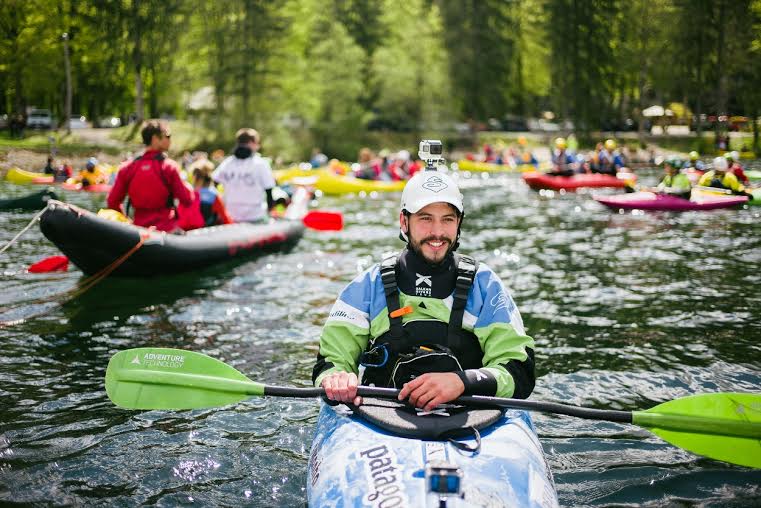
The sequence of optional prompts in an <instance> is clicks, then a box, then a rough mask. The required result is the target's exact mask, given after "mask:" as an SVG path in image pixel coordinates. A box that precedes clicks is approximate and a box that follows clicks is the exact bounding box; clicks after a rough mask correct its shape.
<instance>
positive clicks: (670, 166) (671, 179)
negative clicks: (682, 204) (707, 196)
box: [655, 160, 692, 199]
mask: <svg viewBox="0 0 761 508" xmlns="http://www.w3.org/2000/svg"><path fill="white" fill-rule="evenodd" d="M680 166H681V164H679V163H678V162H677V161H672V160H667V161H665V162H664V163H663V170H664V172H665V175H664V176H663V179H662V180H661V181H660V182H659V183H658V186H657V187H656V188H655V192H657V193H659V194H668V195H670V196H676V197H679V198H683V199H690V194H691V193H692V185H691V184H690V179H689V178H687V175H686V174H684V173H680V172H679V167H680Z"/></svg>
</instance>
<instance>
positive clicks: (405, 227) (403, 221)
mask: <svg viewBox="0 0 761 508" xmlns="http://www.w3.org/2000/svg"><path fill="white" fill-rule="evenodd" d="M407 220H408V219H407V216H406V215H404V212H399V229H401V230H402V232H403V233H405V234H407V232H408V231H409V224H408V223H407Z"/></svg>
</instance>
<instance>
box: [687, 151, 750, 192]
mask: <svg viewBox="0 0 761 508" xmlns="http://www.w3.org/2000/svg"><path fill="white" fill-rule="evenodd" d="M698 185H699V186H701V187H715V188H717V189H729V190H730V191H732V194H738V195H740V196H748V199H753V194H752V193H750V192H747V191H746V190H745V187H744V186H743V184H741V183H740V182H739V181H738V180H737V177H736V176H735V175H734V174H733V173H732V172H731V171H729V164H727V159H726V158H724V157H716V158H715V159H714V160H713V169H712V170H711V171H708V172H707V173H704V174H703V176H701V177H700V180H698Z"/></svg>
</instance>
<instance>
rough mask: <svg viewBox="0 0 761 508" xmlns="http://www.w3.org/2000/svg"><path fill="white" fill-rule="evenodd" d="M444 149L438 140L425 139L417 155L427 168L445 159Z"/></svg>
mask: <svg viewBox="0 0 761 508" xmlns="http://www.w3.org/2000/svg"><path fill="white" fill-rule="evenodd" d="M443 151H444V147H443V145H442V144H441V141H439V140H438V139H424V140H423V141H421V142H420V147H419V148H418V152H417V155H418V157H420V160H422V161H425V163H426V165H427V166H433V165H434V164H435V163H436V162H437V161H440V160H442V159H443V158H444V155H443Z"/></svg>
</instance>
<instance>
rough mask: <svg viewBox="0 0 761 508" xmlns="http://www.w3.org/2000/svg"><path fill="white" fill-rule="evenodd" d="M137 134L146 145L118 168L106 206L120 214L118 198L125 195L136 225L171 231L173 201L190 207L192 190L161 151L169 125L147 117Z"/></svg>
mask: <svg viewBox="0 0 761 508" xmlns="http://www.w3.org/2000/svg"><path fill="white" fill-rule="evenodd" d="M140 134H141V136H142V138H143V143H144V144H145V146H146V147H147V148H146V150H145V152H143V153H142V154H141V155H139V156H137V157H135V158H134V159H133V160H128V161H126V162H124V163H123V164H122V166H121V168H119V173H118V174H117V175H116V181H115V182H114V186H113V188H112V189H111V192H109V194H108V198H107V200H106V201H107V203H108V207H109V208H111V209H113V210H116V211H118V212H121V213H124V212H125V211H124V208H123V207H122V201H124V198H125V197H127V196H129V205H128V208H129V207H132V208H134V210H135V217H134V219H133V223H134V224H135V225H136V226H143V227H155V228H156V229H158V230H159V231H175V230H177V229H178V227H177V214H176V210H175V207H174V200H175V199H177V200H179V202H180V203H181V204H182V205H184V206H190V205H191V204H192V202H193V192H192V189H191V188H190V185H189V184H187V183H185V182H183V181H182V179H181V178H180V167H179V165H178V164H177V163H176V162H175V161H173V160H172V159H170V158H168V157H167V156H166V154H165V153H164V152H165V151H166V150H169V147H170V145H171V143H172V134H171V132H170V130H169V126H168V125H167V124H166V123H165V122H163V121H161V120H148V121H146V122H145V124H144V125H143V129H142V130H141V131H140ZM125 215H126V214H125Z"/></svg>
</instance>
